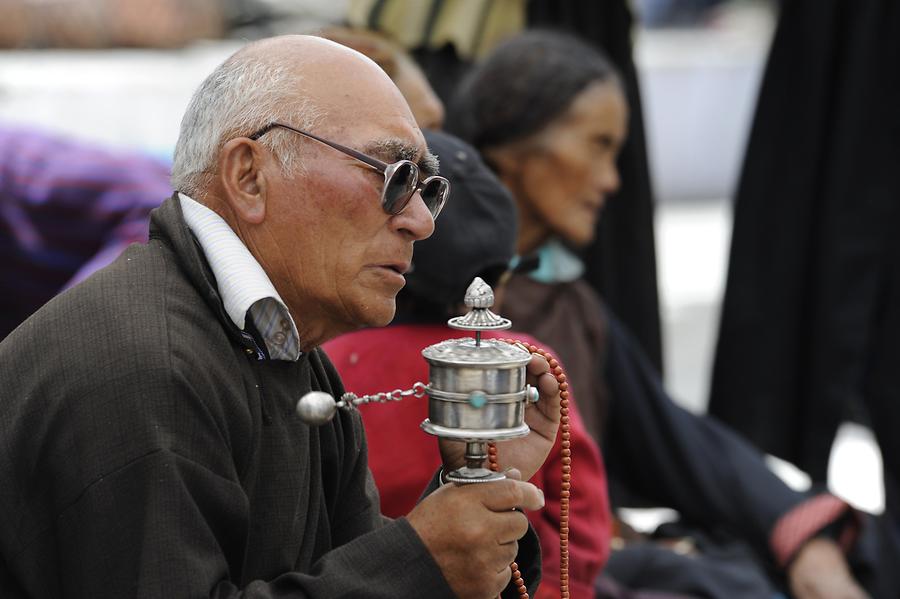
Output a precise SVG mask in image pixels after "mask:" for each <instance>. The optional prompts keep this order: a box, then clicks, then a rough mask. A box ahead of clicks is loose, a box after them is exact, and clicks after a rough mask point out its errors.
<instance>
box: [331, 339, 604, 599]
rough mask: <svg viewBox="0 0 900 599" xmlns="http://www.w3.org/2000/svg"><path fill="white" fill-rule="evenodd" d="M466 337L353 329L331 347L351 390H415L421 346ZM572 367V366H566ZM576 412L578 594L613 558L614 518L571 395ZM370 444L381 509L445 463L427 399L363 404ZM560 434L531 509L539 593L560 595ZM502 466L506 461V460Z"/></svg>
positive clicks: (574, 553)
mask: <svg viewBox="0 0 900 599" xmlns="http://www.w3.org/2000/svg"><path fill="white" fill-rule="evenodd" d="M500 333H501V334H490V333H485V334H484V336H485V337H511V338H515V339H521V340H523V341H526V342H528V343H532V344H534V345H537V346H538V347H543V348H544V349H545V350H547V351H548V352H550V353H551V354H553V355H555V352H554V351H553V350H552V349H551V348H549V347H547V346H545V345H542V344H541V343H539V342H537V341H535V340H534V339H533V338H532V337H529V336H528V335H525V334H522V333H514V332H510V331H501V332H500ZM461 336H463V334H462V332H461V331H454V330H453V329H450V328H447V327H445V326H441V325H397V326H392V327H388V328H385V329H368V330H364V331H359V332H356V333H350V334H348V335H344V336H342V337H339V338H338V339H335V340H333V341H330V342H328V343H326V344H325V345H324V349H325V351H326V352H327V353H328V356H329V357H330V358H331V360H332V361H333V362H334V364H335V366H336V367H337V369H338V372H339V373H340V375H341V378H342V379H343V381H344V385H345V387H346V388H347V390H348V391H352V392H354V393H357V394H360V395H361V394H364V393H375V392H378V391H391V390H393V389H397V388H401V389H408V388H410V387H411V386H412V384H413V383H414V382H416V381H422V382H423V383H427V382H428V365H427V363H426V362H425V360H424V359H423V358H422V355H421V350H422V349H423V348H425V347H427V346H429V345H432V344H434V343H437V342H438V341H442V340H444V339H448V338H454V337H461ZM563 368H564V369H565V366H564V365H563ZM570 400H571V404H572V408H571V409H570V423H571V448H572V488H571V493H572V494H571V500H570V501H571V503H570V508H569V509H570V516H569V522H570V523H569V528H570V531H569V578H570V582H569V586H570V590H571V592H572V596H573V597H593V593H594V591H593V585H594V580H595V579H596V577H597V575H598V574H599V573H600V570H601V569H602V568H603V565H604V564H605V563H606V560H607V558H608V557H609V543H610V537H611V520H612V519H611V516H610V509H609V499H608V493H607V488H606V472H605V470H604V467H603V462H602V461H601V459H600V452H599V450H598V449H597V446H596V444H595V443H594V441H593V440H592V439H591V438H590V437H589V435H588V434H587V432H586V431H585V428H584V423H583V422H582V420H581V416H580V415H579V413H578V410H577V408H576V407H575V397H574V393H572V395H571V397H570ZM360 411H361V413H362V415H363V422H364V423H365V428H366V435H367V437H368V444H369V467H370V468H371V469H372V473H373V475H374V477H375V482H376V483H377V485H378V490H379V491H380V493H381V509H382V512H383V513H384V514H385V515H387V516H391V517H399V516H403V515H404V514H406V513H408V512H409V511H410V510H412V508H413V507H414V506H415V504H416V501H417V499H418V498H419V496H420V495H421V493H422V490H423V489H424V488H425V486H426V485H427V483H428V481H429V480H430V479H431V477H432V476H433V475H434V473H435V472H436V471H437V469H438V467H439V466H440V465H441V458H440V454H439V452H438V447H437V442H436V439H434V438H433V437H431V436H430V435H428V434H426V433H425V432H423V431H422V430H421V429H420V428H419V424H421V422H422V421H423V420H424V419H425V418H427V416H428V406H427V399H426V398H422V399H412V398H410V399H405V400H404V401H402V402H399V403H388V404H380V405H374V406H372V405H366V406H362V407H361V408H360ZM561 460H562V456H561V455H560V445H559V438H557V441H556V444H555V445H554V447H553V449H552V451H551V453H550V456H549V457H548V458H547V461H546V462H545V464H544V466H543V467H542V468H541V469H540V470H539V471H538V472H537V474H535V476H534V477H533V478H532V479H531V482H532V483H534V484H535V485H537V486H538V487H540V488H541V489H542V490H543V491H544V495H545V498H546V505H545V507H544V509H543V510H541V511H540V512H534V513H530V514H528V518H529V520H530V521H531V524H532V526H533V527H534V528H535V530H536V531H537V534H538V536H539V538H540V540H541V551H542V552H543V569H544V573H543V580H544V582H543V583H542V584H541V592H540V593H539V596H540V597H554V596H558V595H559V591H558V590H556V591H555V595H554V587H555V588H556V589H558V588H559V563H560V558H559V497H560V491H561V483H562V480H561V478H562V475H561V465H562V462H561ZM501 466H502V464H501Z"/></svg>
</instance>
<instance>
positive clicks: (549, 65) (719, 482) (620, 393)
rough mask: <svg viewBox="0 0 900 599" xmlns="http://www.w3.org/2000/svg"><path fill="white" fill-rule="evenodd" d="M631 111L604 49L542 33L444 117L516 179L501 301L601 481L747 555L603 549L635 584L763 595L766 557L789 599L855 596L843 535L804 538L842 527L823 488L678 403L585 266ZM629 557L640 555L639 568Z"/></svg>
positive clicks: (477, 80) (483, 73)
mask: <svg viewBox="0 0 900 599" xmlns="http://www.w3.org/2000/svg"><path fill="white" fill-rule="evenodd" d="M627 115H628V106H627V103H626V100H625V97H624V94H623V92H622V87H621V84H620V81H619V77H618V75H617V74H616V72H615V70H614V69H613V67H612V66H611V65H610V63H609V62H608V61H607V60H606V58H605V57H604V56H602V55H601V54H599V53H598V52H597V51H595V50H594V49H593V48H591V47H589V46H587V45H585V44H583V43H581V42H579V41H578V40H576V39H574V38H571V37H568V36H564V35H561V34H555V33H548V32H540V31H535V32H530V33H526V34H524V35H522V36H519V37H517V38H514V39H512V40H510V41H508V42H506V43H505V44H503V45H501V46H499V47H498V48H497V49H496V50H495V51H494V52H493V53H492V54H491V55H490V56H489V57H488V58H487V59H486V60H485V61H484V62H483V63H481V64H480V65H479V66H477V67H476V68H475V69H474V70H473V71H472V72H471V73H470V74H469V75H468V76H467V77H466V79H464V81H463V82H462V84H461V86H460V88H459V90H458V93H457V96H456V99H455V100H454V102H453V103H451V105H450V106H449V109H448V112H447V122H448V129H450V130H451V131H453V132H455V133H457V134H458V135H459V136H460V137H462V138H463V139H465V140H467V141H469V142H470V143H471V144H472V145H473V146H475V148H476V149H478V150H479V151H480V152H481V154H482V156H483V157H484V158H485V161H486V162H487V163H488V164H489V165H491V166H492V167H493V168H494V170H495V171H496V173H497V175H498V176H499V178H500V179H501V181H503V182H504V183H505V184H506V185H507V187H508V188H509V189H510V190H511V191H512V194H513V196H514V198H515V201H516V204H517V206H518V208H519V220H520V226H519V233H518V237H517V246H518V251H519V253H520V255H522V256H523V257H530V258H532V259H533V260H528V261H526V260H524V259H523V263H525V262H534V261H536V262H537V265H538V266H537V269H536V270H534V271H533V272H531V273H529V274H517V275H516V276H514V277H513V278H512V280H511V281H510V282H509V285H508V287H507V290H506V300H505V303H504V312H505V313H506V315H507V316H508V317H509V318H511V319H512V320H513V322H515V323H516V326H517V327H518V328H520V329H521V330H524V331H525V332H528V333H530V334H532V335H534V336H535V337H537V338H539V339H542V340H544V341H546V342H548V343H550V344H551V345H553V346H554V347H555V348H557V350H558V351H559V353H560V357H561V359H562V361H563V362H565V364H566V365H567V367H568V372H569V381H570V382H571V384H572V389H573V390H574V392H575V393H576V394H577V396H578V398H579V407H580V408H581V411H582V414H583V415H584V417H585V424H586V425H587V428H588V429H589V430H590V431H591V432H592V433H593V434H594V435H595V437H596V438H597V440H598V441H602V448H603V455H604V459H605V460H606V464H607V469H608V471H609V475H610V479H611V480H612V481H614V482H616V483H619V484H621V485H622V486H624V487H625V488H626V489H628V490H630V491H631V492H633V493H637V494H638V495H640V496H641V497H642V498H644V499H648V500H650V501H652V502H655V503H656V504H657V505H666V506H670V507H673V508H675V509H677V510H678V511H679V512H681V514H682V516H683V517H684V518H685V520H686V521H689V522H693V523H695V528H694V529H692V531H697V530H698V529H697V528H696V524H698V523H699V525H700V526H701V527H702V529H703V531H702V532H712V533H716V535H717V534H718V533H719V532H721V531H722V530H725V531H727V532H728V533H730V534H731V536H732V537H736V538H738V539H740V540H741V543H742V546H743V545H749V549H750V550H752V553H753V556H752V557H750V556H749V555H746V554H747V553H748V552H747V551H744V553H745V555H744V557H742V558H737V559H736V558H734V557H733V555H734V554H733V553H732V557H730V558H725V559H723V556H722V555H719V556H718V557H711V556H712V554H714V553H716V552H717V551H719V550H720V549H721V546H719V545H718V544H716V543H708V544H704V543H703V542H699V541H698V542H696V543H695V544H694V549H693V550H692V551H693V553H695V554H697V553H699V554H700V555H694V556H693V557H690V558H687V557H685V556H683V555H679V554H676V553H674V552H668V551H666V550H664V549H662V548H659V547H656V546H653V545H641V546H640V548H638V549H637V550H636V551H637V553H634V552H632V551H631V550H628V551H626V552H614V553H613V557H612V559H611V561H610V566H609V570H610V571H611V572H613V573H614V574H617V575H618V576H619V577H620V579H621V580H622V581H623V582H626V583H629V584H633V585H635V586H639V587H640V588H659V589H665V590H670V591H678V592H686V593H693V594H697V595H701V596H705V597H745V596H746V597H765V596H771V595H773V594H774V593H775V588H774V587H775V586H776V584H777V583H776V582H774V581H770V580H769V578H768V576H767V575H766V574H765V572H764V570H763V569H762V568H760V567H759V566H758V564H757V560H759V559H761V560H763V561H766V562H767V563H768V564H769V566H770V567H771V568H772V569H774V570H776V571H777V570H781V571H782V572H783V573H785V574H786V575H787V577H788V582H789V585H790V587H791V590H792V591H793V592H794V594H795V596H797V597H799V598H811V597H861V596H862V592H861V591H860V590H859V588H858V586H857V585H856V583H855V582H854V581H853V579H852V576H851V575H850V573H849V569H848V566H847V563H846V561H845V560H844V557H843V554H842V553H841V551H840V549H839V547H838V544H837V543H836V542H835V541H832V540H829V539H828V538H827V537H823V536H821V535H820V536H814V535H815V534H816V533H819V532H820V531H822V530H825V529H826V528H828V530H830V531H834V532H835V533H836V534H837V535H838V537H841V534H840V533H841V531H844V532H846V531H847V529H844V528H842V527H841V526H840V525H839V524H840V519H841V518H842V517H844V516H846V515H847V514H849V513H850V508H849V506H847V505H846V504H844V503H843V502H841V501H840V500H839V499H837V498H835V497H833V496H830V495H828V494H822V495H818V496H806V495H803V494H799V493H795V492H794V491H792V490H790V489H789V488H788V487H786V486H785V485H784V484H783V483H782V482H781V481H780V480H779V479H778V478H776V477H775V476H774V475H772V474H771V473H770V472H769V471H768V469H767V468H766V466H765V463H764V462H763V460H762V459H761V456H759V455H758V454H757V453H756V452H755V451H753V450H752V449H751V448H750V447H749V446H748V445H747V444H745V443H744V442H743V441H742V440H740V439H739V438H738V437H737V436H736V435H734V434H733V433H732V432H730V431H729V430H727V429H725V428H724V427H722V426H720V425H718V424H717V423H715V422H713V421H711V420H708V419H706V418H704V417H699V416H695V415H693V414H690V413H688V412H686V411H684V410H682V409H680V408H679V407H677V406H676V405H675V404H674V403H673V402H672V401H671V400H670V399H669V398H668V396H666V394H665V392H664V391H663V390H662V388H661V384H660V381H659V377H658V375H657V374H656V372H655V371H654V369H653V368H652V367H651V366H650V365H649V361H648V360H647V359H646V357H645V356H644V355H643V354H642V352H641V350H640V349H639V347H638V345H637V344H636V343H635V342H634V341H633V339H632V338H631V336H630V335H629V333H628V332H627V331H626V330H624V328H623V327H622V325H621V324H620V323H618V322H617V321H616V319H615V317H614V316H613V315H612V314H610V313H609V311H608V310H607V309H606V308H605V307H604V305H603V304H602V302H601V300H600V298H599V297H598V296H597V294H596V293H595V292H594V291H593V290H592V289H591V288H590V287H589V286H588V285H587V284H586V283H585V282H584V281H583V280H582V279H581V275H582V272H583V269H584V265H583V263H582V262H581V260H580V259H579V257H578V256H577V253H576V252H577V248H579V247H581V246H584V245H586V244H587V243H588V242H590V241H591V240H592V238H593V236H594V231H595V224H596V221H597V219H598V218H599V215H600V213H601V210H602V208H603V206H604V204H605V202H606V201H607V199H608V198H609V196H610V195H611V194H612V193H613V192H615V191H616V190H617V188H618V186H619V175H618V170H617V167H616V158H617V154H618V151H619V149H620V147H621V146H622V143H623V141H624V140H625V137H626V135H627V131H626V122H627ZM573 248H574V249H573ZM613 488H616V486H615V485H613ZM800 523H803V524H804V525H807V524H808V525H809V526H799V524H800ZM829 524H831V526H830V527H829ZM711 536H712V535H710V537H711ZM695 537H696V538H702V537H701V535H699V534H698V535H695ZM841 538H844V539H845V540H847V539H848V537H847V536H843V537H841ZM731 549H732V546H731V545H729V547H728V551H731ZM657 551H658V552H661V553H658V554H657V553H653V554H652V555H648V552H651V553H652V552H657ZM742 551H743V547H742ZM629 556H636V559H639V560H649V561H644V562H641V563H638V565H637V567H635V564H636V562H635V561H633V560H632V561H627V560H628V558H629ZM704 558H707V559H704ZM723 562H726V563H727V564H728V565H729V567H728V568H725V569H723V568H721V564H722V563H723ZM651 563H654V564H656V565H659V564H661V563H665V564H666V566H664V567H663V568H654V567H653V566H651Z"/></svg>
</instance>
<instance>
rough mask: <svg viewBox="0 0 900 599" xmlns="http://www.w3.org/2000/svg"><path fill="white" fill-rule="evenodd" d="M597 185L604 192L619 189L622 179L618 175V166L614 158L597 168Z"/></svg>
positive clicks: (609, 192) (608, 192) (607, 192)
mask: <svg viewBox="0 0 900 599" xmlns="http://www.w3.org/2000/svg"><path fill="white" fill-rule="evenodd" d="M596 172H597V175H598V176H597V185H598V187H599V188H600V191H602V192H603V193H604V194H607V195H608V194H611V193H615V192H617V191H619V187H621V185H622V181H621V179H620V177H619V168H618V166H617V165H616V161H615V159H613V160H611V161H610V162H608V163H606V164H604V165H603V167H602V168H598V169H597V171H596Z"/></svg>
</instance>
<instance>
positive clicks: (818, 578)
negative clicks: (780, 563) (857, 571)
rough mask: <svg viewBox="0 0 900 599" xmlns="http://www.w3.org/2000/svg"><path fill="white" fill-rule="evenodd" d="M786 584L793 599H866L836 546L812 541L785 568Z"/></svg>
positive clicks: (866, 595) (824, 540) (823, 540)
mask: <svg viewBox="0 0 900 599" xmlns="http://www.w3.org/2000/svg"><path fill="white" fill-rule="evenodd" d="M788 582H789V583H790V587H791V592H792V593H793V594H794V597H796V598H797V599H868V597H869V595H868V594H867V593H866V592H865V591H864V590H863V589H862V588H861V587H860V586H859V584H857V582H856V580H854V579H853V574H851V573H850V567H849V566H848V565H847V560H846V559H844V554H843V553H842V552H841V549H840V547H838V545H837V543H835V542H834V541H831V540H829V539H822V538H815V539H812V540H810V541H809V542H807V543H806V544H805V545H803V547H802V548H801V549H800V551H799V553H798V554H797V557H796V558H795V559H794V561H793V562H792V563H791V565H790V567H789V568H788Z"/></svg>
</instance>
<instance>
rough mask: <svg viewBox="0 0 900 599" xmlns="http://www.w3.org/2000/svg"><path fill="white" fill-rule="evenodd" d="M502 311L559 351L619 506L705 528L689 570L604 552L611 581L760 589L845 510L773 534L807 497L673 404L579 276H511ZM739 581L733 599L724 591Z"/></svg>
mask: <svg viewBox="0 0 900 599" xmlns="http://www.w3.org/2000/svg"><path fill="white" fill-rule="evenodd" d="M590 313H596V314H598V315H599V318H594V319H593V320H589V321H587V322H586V324H585V325H582V321H581V320H580V319H581V318H584V316H583V315H584V314H590ZM503 315H504V316H506V317H507V318H509V319H510V320H512V321H513V323H515V326H516V327H519V328H521V329H522V330H525V331H527V332H529V333H530V334H533V335H535V336H536V337H539V338H540V339H541V340H543V341H545V342H547V343H549V344H551V345H552V346H554V347H556V348H557V352H559V357H560V360H561V361H562V362H563V363H564V364H566V367H567V368H568V375H569V382H570V383H571V384H572V389H573V392H574V393H575V394H576V396H577V397H579V398H583V399H580V401H579V408H580V409H581V412H582V414H583V415H584V417H585V424H586V426H587V428H588V430H595V431H598V433H597V434H598V435H599V440H600V442H601V448H602V450H603V451H602V454H603V460H604V463H605V464H606V468H607V472H608V476H609V480H610V489H611V491H613V493H612V495H613V497H612V499H613V505H614V506H622V505H623V503H622V496H624V497H628V498H629V499H632V498H635V497H637V498H639V499H640V500H642V502H643V503H642V504H641V505H652V506H664V507H670V508H673V509H675V510H677V511H678V512H679V513H680V515H681V518H682V521H683V523H684V526H685V528H686V529H688V530H698V531H702V532H703V533H704V534H705V535H706V539H707V541H706V544H705V549H706V551H705V553H703V556H704V560H705V561H703V562H701V561H700V560H695V561H694V563H693V567H692V568H691V570H690V571H688V570H683V571H681V572H679V573H678V575H677V576H675V575H671V572H667V570H669V568H672V567H674V568H678V567H679V566H678V562H679V560H680V558H679V557H673V556H666V555H664V554H661V553H660V554H653V555H651V554H650V553H648V551H649V552H652V551H653V550H652V549H650V550H647V551H644V553H643V554H640V555H639V554H637V553H631V554H630V555H628V556H624V555H614V556H613V557H612V558H611V566H610V568H611V569H609V570H608V571H609V573H610V575H611V576H613V577H614V578H615V575H616V574H617V573H618V574H619V575H621V576H622V577H623V579H621V580H618V582H620V583H623V584H625V585H626V586H631V587H632V588H636V589H640V588H645V589H654V590H666V591H672V592H685V593H690V592H699V591H700V590H701V589H707V590H713V589H718V592H719V594H715V593H711V594H708V595H706V596H710V597H722V598H725V597H729V598H730V597H754V596H759V595H758V594H756V593H757V591H759V590H760V589H762V588H773V587H774V586H776V585H777V584H778V582H779V577H780V574H779V573H778V572H779V570H781V569H782V568H783V567H784V566H785V557H787V558H789V557H790V556H791V555H792V551H795V550H796V549H797V548H799V546H800V544H801V543H802V542H803V541H804V540H807V539H808V538H809V537H810V536H811V535H813V534H815V533H816V532H817V531H818V530H820V529H823V528H824V527H825V526H826V525H829V524H830V523H837V518H840V516H841V515H847V514H848V513H850V508H849V506H847V505H846V504H843V502H840V501H839V500H837V499H836V498H830V499H831V501H833V502H836V503H838V504H841V505H842V507H841V510H842V511H841V512H838V513H837V514H835V515H834V516H821V517H820V516H818V515H816V516H812V515H810V520H811V521H813V522H816V523H817V525H818V526H816V527H813V528H812V529H810V530H808V531H805V532H803V533H800V532H799V531H797V530H796V529H792V528H791V527H790V526H788V527H782V528H781V529H780V530H781V532H777V531H778V530H779V529H778V527H777V526H776V525H777V524H778V523H779V522H783V521H784V519H785V518H788V517H790V516H791V515H792V514H795V513H796V512H795V510H796V509H797V508H800V507H801V506H804V505H807V501H809V500H811V499H812V498H813V497H814V496H813V495H812V494H807V493H798V492H795V491H793V490H791V489H790V488H789V487H787V486H786V485H785V484H784V483H783V482H782V481H781V479H779V478H778V477H777V476H776V475H774V474H773V473H772V472H771V471H770V470H769V469H768V467H767V466H766V463H765V461H764V460H763V458H762V456H761V455H760V454H759V452H758V451H756V450H755V449H754V448H753V447H752V446H751V445H750V444H748V443H746V442H745V441H744V440H743V439H741V438H740V437H739V436H738V435H736V434H735V433H734V432H732V431H730V430H729V429H727V428H726V427H724V426H722V425H721V424H720V423H718V422H716V421H715V420H713V419H711V418H707V417H704V416H698V415H696V414H692V413H690V412H688V411H687V410H685V409H684V408H682V407H680V406H678V405H677V404H676V403H675V402H674V401H672V399H671V398H670V397H669V396H668V395H667V394H666V392H665V390H664V389H663V388H662V381H661V377H660V376H659V373H658V372H657V371H656V370H655V368H654V367H653V365H652V363H651V362H650V360H649V358H647V356H646V355H645V353H644V352H643V349H642V348H641V346H640V344H639V342H638V341H637V340H636V339H635V338H634V337H633V336H632V335H631V334H630V333H629V332H628V331H627V329H626V328H625V326H624V325H623V324H622V323H621V322H619V321H618V319H617V318H616V317H615V316H613V315H612V314H611V311H607V310H606V309H605V308H604V306H603V304H602V302H601V300H600V298H599V297H597V296H596V294H594V292H593V290H592V289H590V288H589V287H588V286H587V285H586V284H585V283H583V282H581V281H575V282H572V283H553V284H545V283H540V282H537V281H534V280H531V279H529V278H528V277H527V276H526V275H522V274H517V275H514V276H513V277H512V279H511V280H510V282H509V284H508V286H507V288H506V292H505V295H504V303H503ZM598 321H599V322H598ZM591 403H593V404H594V405H593V406H591V405H590V404H591ZM582 406H584V407H583V408H582ZM589 414H590V416H591V417H592V418H593V419H594V420H593V421H592V422H588V420H587V418H588V415H589ZM617 489H618V490H619V492H618V493H616V491H617ZM816 497H821V496H816ZM829 497H830V496H829ZM624 505H629V504H627V503H626V504H624ZM829 518H831V519H829ZM837 528H838V529H839V530H840V532H843V531H844V530H845V529H844V527H843V526H837ZM836 532H837V531H836ZM698 545H699V543H698ZM783 548H791V549H790V550H785V551H786V553H787V556H785V555H781V554H780V553H779V551H782V549H783ZM638 551H642V550H640V549H639V550H638ZM614 553H615V552H614ZM662 558H666V559H667V560H668V561H665V562H663V561H661V560H662ZM626 559H627V560H628V561H626ZM645 560H651V562H647V561H645ZM613 562H615V565H614V566H613V565H612V564H613ZM641 564H643V565H641ZM650 565H653V566H654V568H655V567H659V568H661V569H653V568H650V567H649V566H650ZM737 585H740V586H739V587H738V586H737ZM739 588H740V589H744V591H745V592H744V594H743V595H739V594H734V593H735V592H737V591H738V589H739ZM725 589H728V590H729V591H730V592H725V591H724V590H725Z"/></svg>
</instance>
